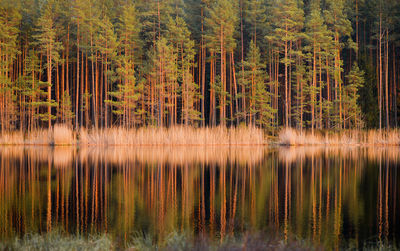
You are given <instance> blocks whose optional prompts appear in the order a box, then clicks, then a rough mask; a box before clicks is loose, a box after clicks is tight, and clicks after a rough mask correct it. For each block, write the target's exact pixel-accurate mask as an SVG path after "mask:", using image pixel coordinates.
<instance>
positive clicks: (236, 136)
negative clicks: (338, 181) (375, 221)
mask: <svg viewBox="0 0 400 251" xmlns="http://www.w3.org/2000/svg"><path fill="white" fill-rule="evenodd" d="M267 144H270V145H271V144H278V145H286V146H303V145H310V146H314V145H325V146H326V145H330V146H343V145H348V146H358V145H361V146H379V145H382V146H397V145H400V130H398V129H392V130H382V131H378V130H343V131H315V132H314V133H313V134H312V133H311V132H310V131H302V132H300V131H297V130H295V129H283V130H281V131H280V133H279V135H278V137H277V138H275V139H274V138H272V139H268V140H267V135H266V134H264V132H263V130H262V129H259V128H255V127H232V128H226V127H204V128H194V127H184V126H174V127H170V128H158V127H141V128H132V129H125V128H121V127H114V128H108V129H91V130H88V129H80V130H79V131H77V132H75V131H73V130H72V129H71V128H69V127H68V126H66V125H55V126H54V127H53V129H51V130H46V129H38V130H34V131H29V132H26V133H24V132H23V131H13V132H6V133H2V134H1V135H0V145H58V146H59V145H81V146H243V145H257V146H261V145H267Z"/></svg>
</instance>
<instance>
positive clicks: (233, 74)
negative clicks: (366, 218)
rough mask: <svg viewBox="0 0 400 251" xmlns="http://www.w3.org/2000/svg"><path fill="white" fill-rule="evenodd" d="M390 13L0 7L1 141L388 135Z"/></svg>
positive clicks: (342, 8)
mask: <svg viewBox="0 0 400 251" xmlns="http://www.w3.org/2000/svg"><path fill="white" fill-rule="evenodd" d="M399 11H400V3H399V1H397V0H385V1H383V0H364V1H363V0H135V1H132V0H0V119H1V130H2V131H4V130H13V129H21V130H29V129H34V128H37V127H51V126H52V125H53V124H54V123H65V124H68V125H70V126H71V127H75V128H79V127H96V128H99V127H111V126H116V125H119V126H123V127H129V128H131V127H138V126H149V125H157V126H171V125H175V124H184V125H192V126H216V125H219V124H220V125H226V126H231V125H236V126H237V125H240V124H246V125H256V126H259V127H262V128H265V129H266V130H268V131H269V132H271V133H273V132H274V131H275V130H276V129H277V128H279V127H281V126H284V127H295V128H297V129H299V130H302V129H303V128H309V129H311V130H316V129H335V130H340V129H346V128H362V127H368V128H389V127H397V125H398V103H399V102H398V101H399V98H398V95H397V94H398V86H399V84H398V82H399V77H398V76H397V70H398V69H399V65H400V64H399V60H398V58H399V57H398V56H397V54H398V53H399V43H398V42H399V40H398V35H399V33H398V31H399V27H398V26H399V24H400V22H399V20H398V18H399V17H400V13H399Z"/></svg>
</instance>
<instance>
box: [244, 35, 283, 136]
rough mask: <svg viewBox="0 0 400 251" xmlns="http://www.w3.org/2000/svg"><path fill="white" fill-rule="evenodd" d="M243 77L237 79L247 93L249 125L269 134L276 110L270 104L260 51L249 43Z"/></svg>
mask: <svg viewBox="0 0 400 251" xmlns="http://www.w3.org/2000/svg"><path fill="white" fill-rule="evenodd" d="M244 69H245V71H244V76H241V77H240V78H239V79H240V80H244V82H242V81H240V85H241V86H242V88H243V89H244V90H245V93H247V97H246V100H248V101H249V104H248V105H247V106H246V107H248V110H247V111H244V112H245V113H246V114H252V116H251V117H250V124H255V125H258V126H260V127H262V128H264V129H266V130H267V131H269V132H272V130H273V125H274V124H273V118H274V116H275V113H276V110H275V109H273V108H272V104H271V96H272V94H271V92H270V90H271V85H269V86H268V84H267V74H266V72H265V69H264V68H263V64H262V63H261V55H260V50H259V48H258V47H257V46H256V44H255V43H254V42H253V41H251V42H250V48H249V51H248V53H247V58H246V61H244Z"/></svg>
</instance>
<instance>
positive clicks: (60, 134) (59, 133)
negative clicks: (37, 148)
mask: <svg viewBox="0 0 400 251" xmlns="http://www.w3.org/2000/svg"><path fill="white" fill-rule="evenodd" d="M75 143H76V141H75V133H74V132H73V131H72V130H71V128H70V127H68V126H66V125H55V126H54V128H53V144H54V145H73V144H75Z"/></svg>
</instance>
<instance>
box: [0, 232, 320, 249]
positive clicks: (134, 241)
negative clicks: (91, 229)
mask: <svg viewBox="0 0 400 251" xmlns="http://www.w3.org/2000/svg"><path fill="white" fill-rule="evenodd" d="M0 249H1V250H39V251H41V250H43V251H44V250H58V251H63V250H68V251H69V250H149V251H150V250H171V251H172V250H177V251H178V250H199V251H200V250H204V251H207V250H316V248H313V247H312V246H311V245H309V244H305V242H301V241H297V240H292V241H287V242H285V241H283V240H282V239H278V238H275V237H271V236H267V235H261V234H251V235H250V234H245V235H243V236H241V237H233V236H231V237H226V238H225V239H224V240H211V239H209V238H207V237H190V236H189V235H187V234H179V233H176V232H173V233H171V234H169V235H168V236H167V237H166V238H164V239H163V240H156V239H153V238H152V237H150V236H144V235H141V234H138V235H136V236H131V237H130V238H129V240H126V241H121V242H118V241H115V240H113V238H112V237H111V236H110V235H99V236H91V237H89V238H85V237H81V236H65V235H61V234H59V233H50V234H44V235H39V234H33V235H26V236H25V237H23V238H16V239H14V240H13V241H8V242H3V243H0Z"/></svg>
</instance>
